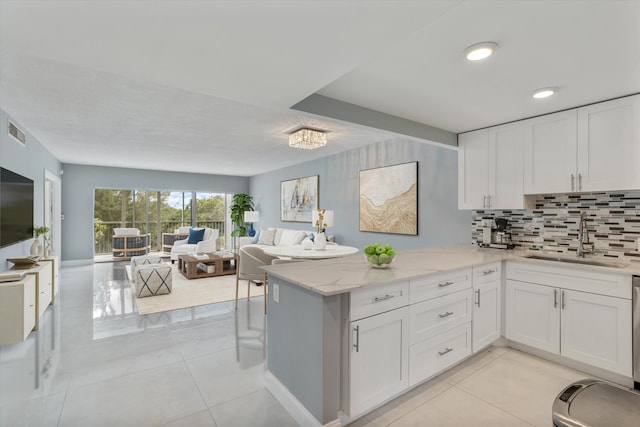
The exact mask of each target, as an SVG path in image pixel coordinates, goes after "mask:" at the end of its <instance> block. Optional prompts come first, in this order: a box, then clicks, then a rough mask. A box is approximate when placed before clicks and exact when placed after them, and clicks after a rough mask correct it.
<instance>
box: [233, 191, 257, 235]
mask: <svg viewBox="0 0 640 427" xmlns="http://www.w3.org/2000/svg"><path fill="white" fill-rule="evenodd" d="M252 210H253V197H251V196H250V195H248V194H244V193H238V194H234V195H233V201H232V203H231V221H233V225H234V230H233V231H232V232H231V235H232V236H238V237H241V236H246V234H247V227H245V226H244V212H245V211H252Z"/></svg>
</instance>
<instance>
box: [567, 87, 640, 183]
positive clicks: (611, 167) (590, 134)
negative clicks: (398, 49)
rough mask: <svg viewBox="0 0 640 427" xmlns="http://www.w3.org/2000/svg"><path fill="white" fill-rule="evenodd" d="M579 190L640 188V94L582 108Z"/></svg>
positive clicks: (579, 121) (578, 154) (580, 113)
mask: <svg viewBox="0 0 640 427" xmlns="http://www.w3.org/2000/svg"><path fill="white" fill-rule="evenodd" d="M577 159H578V161H577V165H578V169H577V173H578V175H577V176H578V179H577V189H576V191H606V190H631V189H638V188H640V168H638V163H640V95H636V96H629V97H625V98H620V99H615V100H613V101H607V102H601V103H598V104H593V105H589V106H587V107H582V108H578V152H577Z"/></svg>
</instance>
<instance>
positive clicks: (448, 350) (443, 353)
mask: <svg viewBox="0 0 640 427" xmlns="http://www.w3.org/2000/svg"><path fill="white" fill-rule="evenodd" d="M452 351H453V349H452V348H449V347H447V348H446V350H445V351H439V352H438V354H439V355H440V356H444V355H445V354H447V353H450V352H452Z"/></svg>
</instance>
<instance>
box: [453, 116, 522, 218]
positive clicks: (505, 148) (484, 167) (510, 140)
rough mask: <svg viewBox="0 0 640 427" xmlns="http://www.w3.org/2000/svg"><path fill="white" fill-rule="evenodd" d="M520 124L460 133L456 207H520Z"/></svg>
mask: <svg viewBox="0 0 640 427" xmlns="http://www.w3.org/2000/svg"><path fill="white" fill-rule="evenodd" d="M522 129H523V127H522V123H521V122H518V123H510V124H507V125H502V126H496V127H493V128H490V129H481V130H478V131H474V132H468V133H464V134H461V135H460V137H459V140H458V149H459V151H458V208H459V209H522V208H524V198H523V187H522V186H523V183H522Z"/></svg>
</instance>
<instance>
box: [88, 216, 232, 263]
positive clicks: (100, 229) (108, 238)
mask: <svg viewBox="0 0 640 427" xmlns="http://www.w3.org/2000/svg"><path fill="white" fill-rule="evenodd" d="M183 226H189V224H184V223H182V222H181V221H162V222H160V236H158V229H157V222H156V221H149V230H147V228H146V227H147V224H146V222H138V221H136V222H131V221H128V222H125V223H122V222H121V221H95V223H94V251H95V252H94V253H95V254H96V255H102V254H111V253H112V251H113V246H112V245H113V239H112V238H113V236H114V234H113V229H114V228H121V227H125V228H137V229H138V230H140V234H145V233H149V234H151V250H152V251H161V250H162V241H161V240H162V233H173V232H174V231H175V230H176V229H177V228H179V227H183ZM195 226H196V227H198V228H215V229H218V230H219V235H220V236H224V235H225V233H224V221H197V222H196V225H195Z"/></svg>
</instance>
